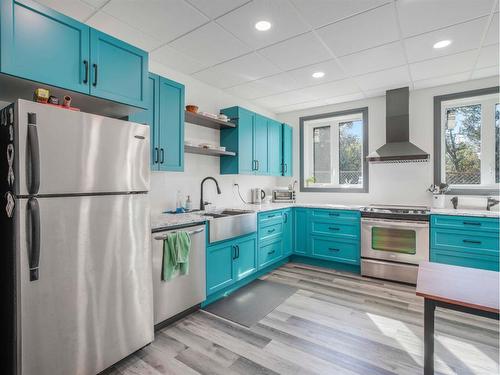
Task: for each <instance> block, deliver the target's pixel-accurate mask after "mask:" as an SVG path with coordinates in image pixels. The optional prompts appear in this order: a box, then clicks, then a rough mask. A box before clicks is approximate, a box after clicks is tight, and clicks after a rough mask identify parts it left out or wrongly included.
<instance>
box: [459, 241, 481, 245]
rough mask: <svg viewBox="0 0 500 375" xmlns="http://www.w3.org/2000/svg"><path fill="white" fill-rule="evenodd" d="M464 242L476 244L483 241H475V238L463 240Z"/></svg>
mask: <svg viewBox="0 0 500 375" xmlns="http://www.w3.org/2000/svg"><path fill="white" fill-rule="evenodd" d="M463 242H464V243H473V244H476V245H481V241H474V240H463Z"/></svg>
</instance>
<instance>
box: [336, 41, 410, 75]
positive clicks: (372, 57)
mask: <svg viewBox="0 0 500 375" xmlns="http://www.w3.org/2000/svg"><path fill="white" fill-rule="evenodd" d="M339 60H340V63H341V64H342V66H343V67H344V68H345V69H346V71H347V72H348V73H349V74H351V75H360V74H364V73H370V72H375V71H377V70H384V69H388V68H393V67H396V66H400V65H403V64H405V63H406V58H405V55H404V51H403V47H402V46H401V42H399V41H397V42H394V43H389V44H386V45H383V46H380V47H376V48H370V49H368V50H365V51H362V52H358V53H354V54H351V55H347V56H343V57H340V58H339Z"/></svg>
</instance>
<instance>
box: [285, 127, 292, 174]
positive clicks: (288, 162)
mask: <svg viewBox="0 0 500 375" xmlns="http://www.w3.org/2000/svg"><path fill="white" fill-rule="evenodd" d="M292 160H293V128H292V127H291V126H290V125H287V124H283V161H282V165H283V167H282V168H283V169H282V171H283V176H288V177H291V176H292V175H293V164H292Z"/></svg>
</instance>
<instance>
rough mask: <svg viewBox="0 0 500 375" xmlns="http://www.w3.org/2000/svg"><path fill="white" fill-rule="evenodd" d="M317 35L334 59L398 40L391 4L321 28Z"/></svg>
mask: <svg viewBox="0 0 500 375" xmlns="http://www.w3.org/2000/svg"><path fill="white" fill-rule="evenodd" d="M317 32H318V34H319V36H320V37H321V38H323V40H324V41H325V43H326V44H327V45H328V46H329V47H330V48H331V49H332V51H333V53H334V54H335V55H336V56H344V55H347V54H350V53H354V52H357V51H361V50H364V49H368V48H372V47H376V46H380V45H382V44H386V43H390V42H393V41H395V40H397V39H398V27H397V24H396V17H395V14H394V9H393V5H392V4H388V5H384V6H382V7H380V8H377V9H374V10H371V11H369V12H366V13H362V14H359V15H357V16H354V17H351V18H348V19H345V20H343V21H339V22H336V23H334V24H331V25H329V26H325V27H322V28H321V29H318V30H317Z"/></svg>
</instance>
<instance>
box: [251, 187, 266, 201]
mask: <svg viewBox="0 0 500 375" xmlns="http://www.w3.org/2000/svg"><path fill="white" fill-rule="evenodd" d="M265 197H266V192H265V191H264V190H262V189H261V188H254V189H252V203H254V204H255V203H257V204H260V203H262V201H263V200H264V198H265Z"/></svg>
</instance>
